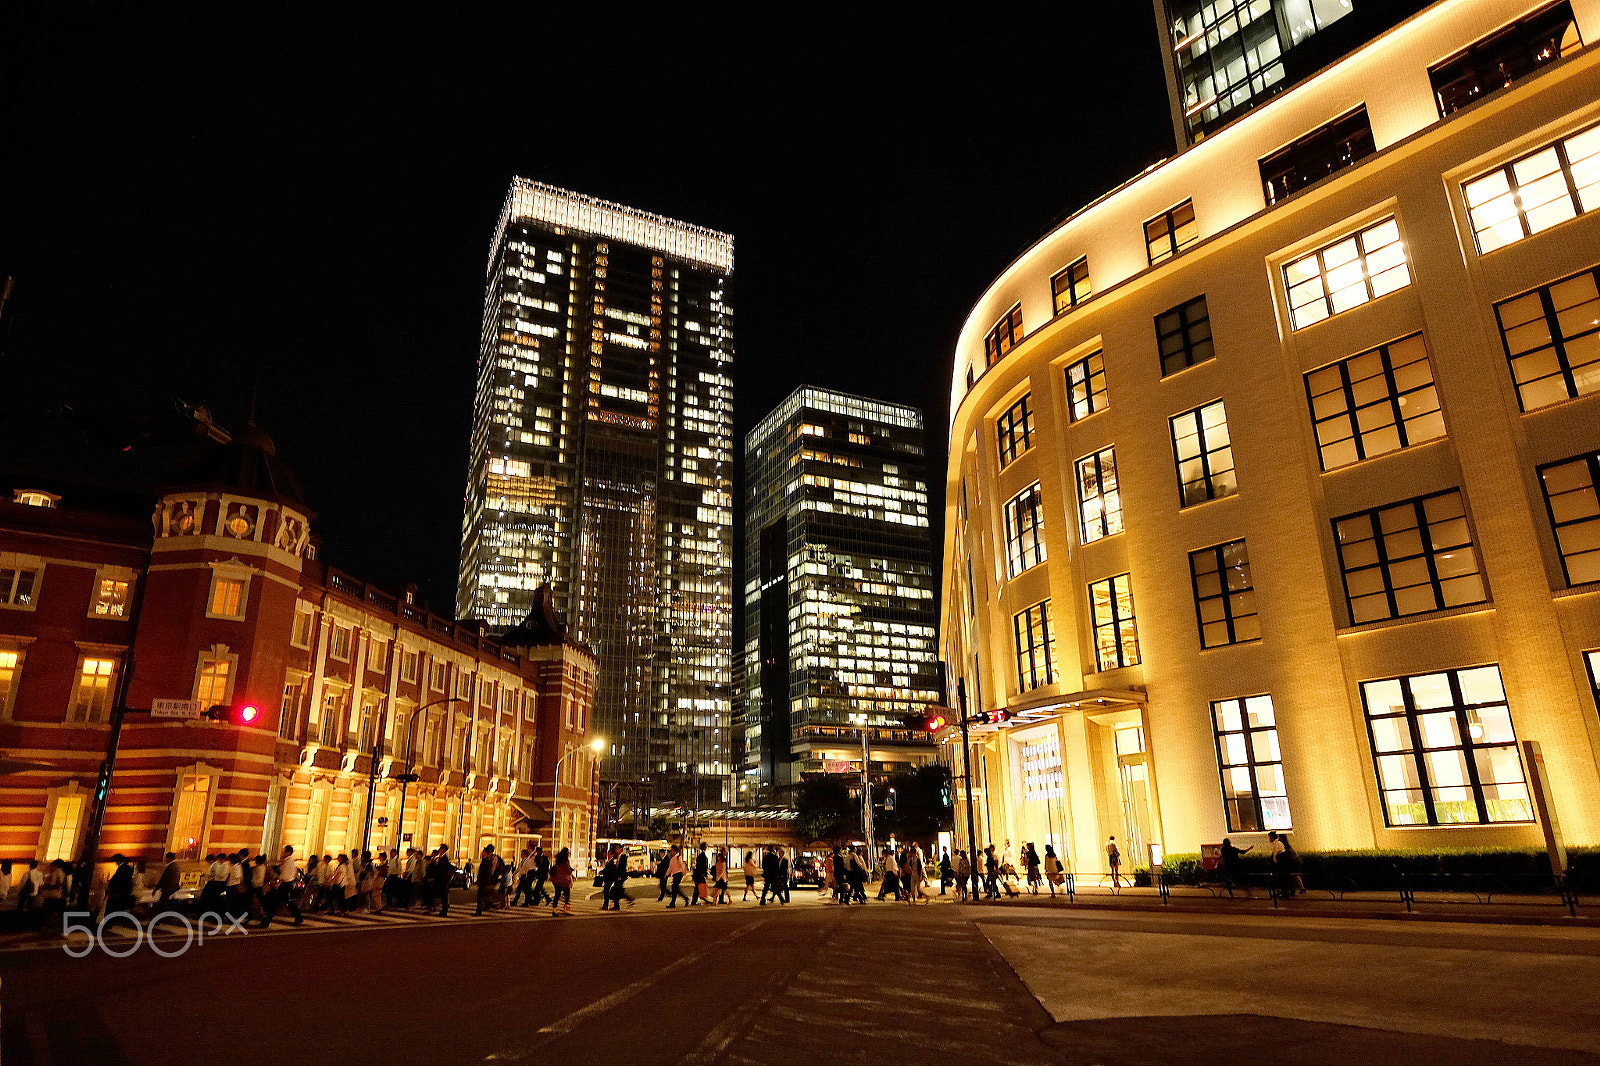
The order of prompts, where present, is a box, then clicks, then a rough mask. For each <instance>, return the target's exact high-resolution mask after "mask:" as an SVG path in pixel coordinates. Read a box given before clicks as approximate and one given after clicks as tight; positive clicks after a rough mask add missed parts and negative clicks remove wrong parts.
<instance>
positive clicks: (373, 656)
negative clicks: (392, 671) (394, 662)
mask: <svg viewBox="0 0 1600 1066" xmlns="http://www.w3.org/2000/svg"><path fill="white" fill-rule="evenodd" d="M388 668H389V645H388V643H387V642H386V641H382V640H372V641H369V642H368V643H367V669H368V670H371V671H372V672H373V673H375V674H381V673H383V672H384V671H385V670H387V669H388Z"/></svg>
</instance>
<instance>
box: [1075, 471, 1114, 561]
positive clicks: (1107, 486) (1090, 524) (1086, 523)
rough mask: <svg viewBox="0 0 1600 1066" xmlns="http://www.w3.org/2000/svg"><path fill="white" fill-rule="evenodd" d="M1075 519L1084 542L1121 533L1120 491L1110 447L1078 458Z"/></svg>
mask: <svg viewBox="0 0 1600 1066" xmlns="http://www.w3.org/2000/svg"><path fill="white" fill-rule="evenodd" d="M1078 519H1079V533H1080V535H1081V537H1082V542H1083V543H1084V544H1088V543H1090V542H1091V541H1096V540H1099V539H1100V538H1101V537H1109V536H1111V535H1112V534H1113V533H1121V532H1122V493H1121V492H1119V491H1118V489H1117V457H1116V454H1115V452H1114V450H1113V449H1111V448H1105V449H1103V450H1101V451H1098V452H1095V453H1094V454H1093V455H1088V456H1085V457H1084V458H1082V459H1079V460H1078Z"/></svg>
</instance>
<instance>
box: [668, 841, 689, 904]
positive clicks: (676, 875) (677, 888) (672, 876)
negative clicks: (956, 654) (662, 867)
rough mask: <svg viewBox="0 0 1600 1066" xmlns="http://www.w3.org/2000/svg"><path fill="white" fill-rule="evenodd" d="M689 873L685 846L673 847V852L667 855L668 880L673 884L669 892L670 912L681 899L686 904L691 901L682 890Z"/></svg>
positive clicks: (677, 845)
mask: <svg viewBox="0 0 1600 1066" xmlns="http://www.w3.org/2000/svg"><path fill="white" fill-rule="evenodd" d="M688 872H689V867H688V866H686V865H685V864H684V861H683V845H681V844H674V845H672V850H671V851H670V852H668V853H667V880H668V881H669V882H671V886H670V888H669V889H668V892H667V909H668V910H671V909H672V908H673V907H676V906H677V905H678V901H679V900H680V899H681V900H683V901H684V902H685V903H687V902H688V901H689V897H687V896H685V895H684V894H683V888H682V885H683V877H684V875H685V874H687V873H688Z"/></svg>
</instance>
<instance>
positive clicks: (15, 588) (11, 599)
mask: <svg viewBox="0 0 1600 1066" xmlns="http://www.w3.org/2000/svg"><path fill="white" fill-rule="evenodd" d="M38 581H39V572H38V571H37V570H28V569H23V568H21V567H14V566H0V606H6V607H26V608H28V609H29V610H32V609H33V590H34V587H35V586H36V585H37V584H38Z"/></svg>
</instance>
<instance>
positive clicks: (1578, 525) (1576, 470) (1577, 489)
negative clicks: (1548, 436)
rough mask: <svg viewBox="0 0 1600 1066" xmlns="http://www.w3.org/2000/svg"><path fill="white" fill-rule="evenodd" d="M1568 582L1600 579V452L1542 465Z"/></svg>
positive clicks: (1548, 506) (1547, 502)
mask: <svg viewBox="0 0 1600 1066" xmlns="http://www.w3.org/2000/svg"><path fill="white" fill-rule="evenodd" d="M1539 483H1540V484H1541V485H1542V486H1543V487H1544V502H1545V508H1546V510H1547V512H1548V513H1549V515H1550V525H1551V528H1552V529H1554V530H1555V534H1556V547H1557V548H1558V549H1559V550H1560V552H1561V570H1562V572H1563V573H1564V574H1566V577H1567V584H1568V585H1583V584H1587V583H1588V582H1590V581H1600V452H1590V453H1589V454H1588V455H1580V456H1577V457H1576V458H1573V459H1564V460H1562V461H1561V462H1559V463H1547V464H1546V465H1544V466H1541V467H1540V468H1539Z"/></svg>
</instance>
